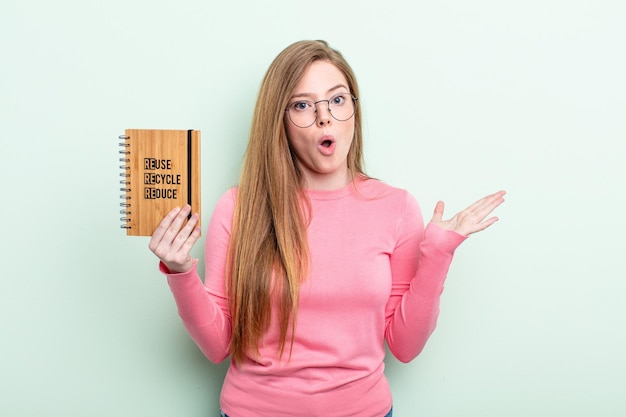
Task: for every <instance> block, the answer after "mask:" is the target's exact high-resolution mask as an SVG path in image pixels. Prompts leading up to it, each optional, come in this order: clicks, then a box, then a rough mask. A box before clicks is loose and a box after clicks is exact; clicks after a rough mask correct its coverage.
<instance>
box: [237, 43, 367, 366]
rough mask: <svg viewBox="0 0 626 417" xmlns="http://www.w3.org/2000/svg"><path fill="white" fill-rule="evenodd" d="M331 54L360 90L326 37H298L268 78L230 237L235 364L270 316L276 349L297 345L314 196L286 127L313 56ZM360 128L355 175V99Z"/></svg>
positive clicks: (255, 350) (251, 351)
mask: <svg viewBox="0 0 626 417" xmlns="http://www.w3.org/2000/svg"><path fill="white" fill-rule="evenodd" d="M315 61H328V62H330V63H332V64H333V65H335V66H336V67H337V68H338V69H339V70H340V71H341V72H342V73H343V75H344V76H345V77H346V80H347V82H348V87H349V88H350V92H351V93H352V94H353V95H354V96H356V97H359V90H358V86H357V82H356V78H355V76H354V73H353V71H352V69H351V68H350V66H349V65H348V63H347V62H346V60H345V59H344V58H343V56H342V54H341V53H340V52H338V51H337V50H335V49H332V48H330V47H329V46H328V44H327V43H326V42H325V41H300V42H296V43H294V44H292V45H290V46H288V47H287V48H285V49H284V50H283V51H282V52H281V53H280V54H279V55H278V56H277V57H276V58H275V59H274V61H273V62H272V64H271V65H270V67H269V68H268V70H267V73H266V74H265V77H264V78H263V81H262V83H261V86H260V89H259V94H258V97H257V101H256V106H255V110H254V115H253V119H252V126H251V129H250V137H249V141H248V146H247V149H246V153H245V156H244V161H243V168H242V172H241V177H240V180H239V188H238V193H237V202H236V204H235V213H234V219H233V227H232V235H231V239H230V247H229V256H228V270H227V271H228V272H227V290H228V292H229V293H228V295H229V297H230V309H231V315H232V339H231V344H230V353H231V357H232V359H233V360H234V361H235V363H237V364H240V363H241V362H243V360H244V358H245V357H246V356H247V355H253V356H254V355H258V354H259V344H260V343H262V339H263V336H264V335H265V334H266V332H267V330H268V328H269V326H270V323H271V321H272V316H273V315H272V313H273V312H272V304H274V305H275V307H276V311H274V313H275V317H276V318H275V319H276V320H277V321H278V327H279V329H280V339H279V346H278V347H279V352H278V353H279V356H280V357H282V355H283V353H284V350H285V345H286V341H287V337H288V335H290V338H291V344H290V351H291V348H292V347H293V335H294V332H295V326H296V319H297V311H298V295H299V290H300V284H301V283H302V281H303V280H304V279H305V277H306V275H307V273H308V267H309V248H308V241H307V235H306V229H307V226H308V224H309V215H310V202H309V200H308V198H307V197H306V195H304V193H303V183H304V180H303V175H302V172H300V170H299V169H298V167H297V164H296V162H295V157H294V154H293V152H292V150H291V148H290V146H289V141H288V139H287V135H286V132H285V126H284V123H285V119H284V118H285V109H286V107H287V104H288V101H289V99H290V96H291V95H292V94H293V91H294V90H295V88H296V86H297V85H298V83H299V82H300V80H301V79H302V77H303V75H304V73H305V71H306V70H307V68H308V67H309V65H310V64H311V63H312V62H315ZM354 118H355V120H354V121H355V129H354V138H353V140H352V145H351V148H350V150H349V152H348V169H349V170H350V172H351V175H352V178H355V177H356V176H357V175H359V174H363V145H362V142H363V140H362V128H361V108H360V105H359V101H358V100H357V101H356V111H355V114H354Z"/></svg>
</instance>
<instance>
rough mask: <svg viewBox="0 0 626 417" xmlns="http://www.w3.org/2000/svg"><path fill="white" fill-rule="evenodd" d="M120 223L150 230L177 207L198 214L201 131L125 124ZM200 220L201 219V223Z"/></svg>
mask: <svg viewBox="0 0 626 417" xmlns="http://www.w3.org/2000/svg"><path fill="white" fill-rule="evenodd" d="M125 132H126V134H125V137H120V139H124V141H123V143H120V146H122V147H123V150H122V151H120V152H121V153H125V161H126V166H125V167H122V168H123V169H124V171H125V172H123V173H122V176H123V177H124V178H125V180H122V181H125V184H126V187H125V188H123V190H124V191H125V192H126V194H125V195H122V199H125V202H123V203H122V206H123V207H124V209H123V210H122V212H123V214H125V217H123V218H122V222H123V224H122V228H125V229H126V234H127V235H128V236H152V233H153V232H154V230H155V229H156V227H157V226H158V225H159V223H160V222H161V220H162V219H163V217H165V215H166V214H167V213H169V212H170V211H171V210H172V209H173V208H174V207H183V206H184V205H185V204H189V205H190V206H191V212H192V213H198V214H200V131H198V130H157V129H126V131H125ZM199 225H200V224H198V226H199Z"/></svg>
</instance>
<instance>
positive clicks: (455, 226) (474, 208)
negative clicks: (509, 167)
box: [431, 191, 506, 236]
mask: <svg viewBox="0 0 626 417" xmlns="http://www.w3.org/2000/svg"><path fill="white" fill-rule="evenodd" d="M504 194H506V191H498V192H497V193H494V194H491V195H488V196H486V197H484V198H481V199H480V200H478V201H477V202H475V203H474V204H472V205H471V206H469V207H468V208H466V209H465V210H462V211H460V212H458V213H457V214H455V215H454V216H453V217H452V218H451V219H449V220H443V219H442V218H443V210H444V207H445V205H444V203H443V201H439V202H437V205H436V206H435V213H434V214H433V218H432V219H431V223H434V224H436V225H438V226H440V227H442V228H444V229H448V230H453V231H455V232H457V233H459V234H461V235H463V236H469V235H471V234H472V233H476V232H480V231H481V230H485V229H486V228H488V227H489V226H491V225H492V224H494V223H495V222H497V221H498V218H497V217H495V216H494V217H490V218H489V219H487V220H485V218H486V217H487V216H488V215H489V214H490V213H491V212H492V211H494V210H495V209H496V207H498V206H499V205H500V204H502V203H503V202H504V198H503V197H504Z"/></svg>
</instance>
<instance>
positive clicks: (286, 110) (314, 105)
mask: <svg viewBox="0 0 626 417" xmlns="http://www.w3.org/2000/svg"><path fill="white" fill-rule="evenodd" d="M343 94H348V95H349V96H350V98H352V103H353V104H354V111H353V112H352V114H351V115H350V117H348V118H346V119H337V118H336V117H335V115H334V114H333V111H332V110H331V109H330V101H331V100H332V99H334V98H335V97H337V96H341V95H343ZM357 100H358V97H355V96H354V95H352V93H339V94H335V95H334V96H332V97H330V98H329V99H327V100H318V101H314V102H311V101H310V100H297V101H296V103H297V102H299V101H306V102H309V103H312V104H313V107H315V117H314V118H313V121H312V122H311V123H310V124H308V125H306V126H300V125H299V124H297V123H296V122H294V121H293V119H292V118H291V113H290V112H289V106H291V105H292V104H294V103H290V104H288V105H287V107H286V108H285V112H287V117H289V120H290V121H291V123H293V125H294V126H296V127H299V128H300V129H306V128H307V127H310V126H313V125H314V124H315V121H316V120H317V103H321V102H323V101H325V102H326V106H327V109H328V113H330V115H331V116H332V118H333V119H335V120H337V121H338V122H345V121H346V120H350V119H351V118H352V117H353V116H354V114H355V113H356V102H357Z"/></svg>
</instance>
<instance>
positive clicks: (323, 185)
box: [304, 167, 352, 191]
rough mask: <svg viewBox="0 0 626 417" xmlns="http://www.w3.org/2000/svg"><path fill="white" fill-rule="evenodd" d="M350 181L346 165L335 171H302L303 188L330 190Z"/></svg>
mask: <svg viewBox="0 0 626 417" xmlns="http://www.w3.org/2000/svg"><path fill="white" fill-rule="evenodd" d="M351 181H352V175H351V173H350V170H348V168H347V167H346V169H345V170H341V171H339V172H337V173H333V174H332V175H329V174H319V173H313V172H304V188H306V189H308V190H319V191H331V190H338V189H340V188H343V187H345V186H346V185H348V184H349V183H350V182H351Z"/></svg>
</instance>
